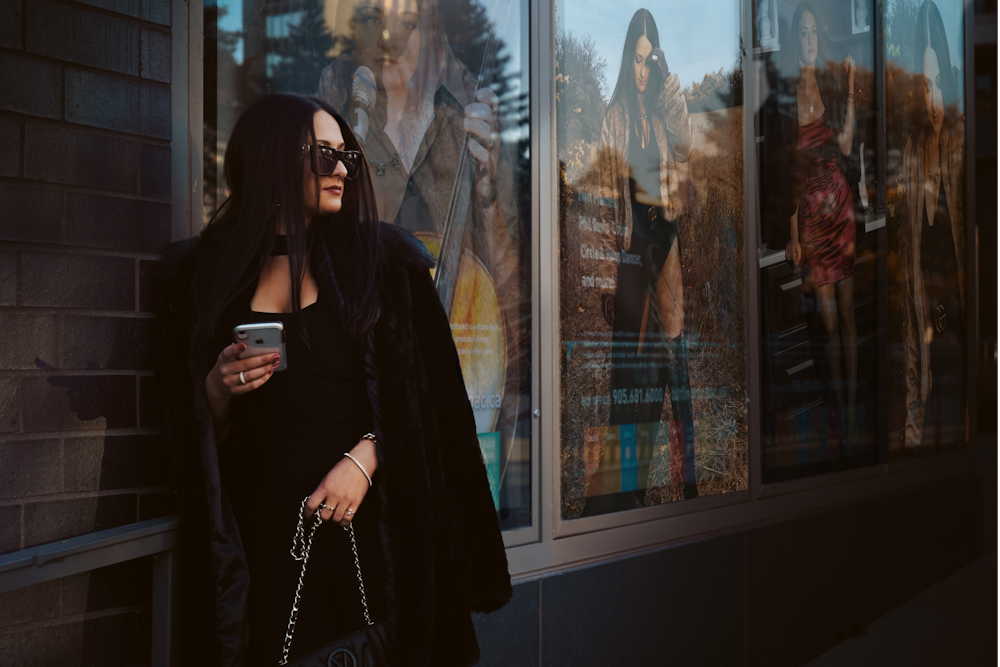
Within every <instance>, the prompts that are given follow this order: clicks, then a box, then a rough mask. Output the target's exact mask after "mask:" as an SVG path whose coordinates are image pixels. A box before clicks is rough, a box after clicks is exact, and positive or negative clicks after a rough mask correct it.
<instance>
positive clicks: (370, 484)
mask: <svg viewBox="0 0 1000 667" xmlns="http://www.w3.org/2000/svg"><path fill="white" fill-rule="evenodd" d="M362 439H364V438H362ZM344 456H346V457H347V458H349V459H351V460H352V461H354V463H355V465H357V466H358V467H359V468H361V472H363V473H364V474H365V477H367V478H368V488H371V486H372V476H371V475H369V474H368V471H367V470H365V467H364V466H363V465H361V462H360V461H358V460H357V459H356V458H354V457H353V456H351V455H350V454H348V453H347V452H344Z"/></svg>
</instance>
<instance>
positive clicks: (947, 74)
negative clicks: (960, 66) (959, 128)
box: [912, 0, 958, 128]
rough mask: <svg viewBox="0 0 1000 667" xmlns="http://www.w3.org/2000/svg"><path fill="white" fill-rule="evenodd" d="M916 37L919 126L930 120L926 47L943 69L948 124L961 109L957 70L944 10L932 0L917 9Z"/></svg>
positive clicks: (915, 53) (914, 44)
mask: <svg viewBox="0 0 1000 667" xmlns="http://www.w3.org/2000/svg"><path fill="white" fill-rule="evenodd" d="M915 33H916V34H915V35H914V40H913V69H912V73H913V78H914V83H915V84H916V86H917V90H916V91H914V94H913V98H914V100H917V101H919V104H920V114H919V116H918V117H919V118H921V121H920V123H919V126H920V127H921V128H927V127H929V126H930V119H929V118H928V117H927V107H926V105H925V103H924V90H923V82H924V51H925V50H926V49H927V47H928V46H929V47H931V48H932V49H934V53H935V54H937V59H938V68H939V69H940V72H941V98H942V103H943V105H944V111H945V114H944V118H945V123H949V122H950V121H951V118H950V117H951V116H952V115H953V114H955V113H957V112H958V86H957V85H956V83H955V73H954V71H953V70H952V69H951V52H950V51H948V36H947V35H946V34H945V31H944V21H943V20H942V19H941V12H940V11H938V8H937V5H935V4H934V3H933V2H932V0H924V3H923V4H922V5H920V9H918V10H917V26H916V31H915Z"/></svg>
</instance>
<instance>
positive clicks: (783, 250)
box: [754, 0, 886, 483]
mask: <svg viewBox="0 0 1000 667" xmlns="http://www.w3.org/2000/svg"><path fill="white" fill-rule="evenodd" d="M778 8H779V13H778V16H779V24H780V26H781V30H782V51H781V52H780V53H777V52H775V53H763V54H759V55H755V56H754V57H755V59H757V61H756V63H755V64H756V65H757V66H756V67H755V68H754V71H755V72H756V73H757V77H758V80H757V88H758V90H761V91H763V92H764V93H765V94H764V95H762V100H761V105H760V110H759V112H758V116H757V122H756V123H755V125H756V127H757V128H758V130H757V132H758V136H757V137H756V148H757V152H758V153H757V155H758V165H759V177H758V187H759V198H758V201H759V202H760V218H759V224H760V235H761V242H762V247H761V253H760V254H761V256H766V257H768V258H769V259H770V260H772V261H769V262H767V263H766V264H764V265H762V267H761V273H760V280H761V321H762V327H761V358H760V359H761V378H762V382H761V399H762V406H761V407H762V417H763V419H762V428H761V445H762V453H763V457H762V462H763V470H762V474H763V479H764V481H765V482H768V483H770V482H778V481H782V480H785V479H794V478H799V477H804V476H810V475H816V474H822V473H828V472H834V471H837V470H844V469H848V468H856V467H861V466H866V465H872V464H874V463H875V462H876V460H877V457H878V436H879V428H880V426H879V425H880V401H882V400H883V397H884V392H885V379H884V373H885V366H884V341H885V327H884V324H881V323H882V322H884V316H885V301H886V296H885V288H884V279H883V278H884V260H883V258H884V247H885V232H884V231H883V228H884V226H885V208H884V203H883V202H882V198H881V197H880V196H879V193H880V192H884V183H885V178H884V175H883V171H882V170H883V169H884V167H883V164H884V158H883V153H882V151H881V150H880V147H881V142H882V122H883V118H884V116H883V115H882V113H881V110H880V109H879V108H878V105H877V104H874V103H873V101H874V100H877V99H878V94H877V92H878V91H877V88H876V83H877V77H876V76H875V62H876V61H875V55H876V54H875V33H874V32H873V31H868V32H864V31H862V32H857V31H855V30H854V28H855V27H856V25H857V18H858V14H857V12H855V11H854V9H852V5H851V4H849V3H848V2H845V1H844V0H781V1H780V2H779V5H778ZM879 369H882V370H881V374H880V370H879Z"/></svg>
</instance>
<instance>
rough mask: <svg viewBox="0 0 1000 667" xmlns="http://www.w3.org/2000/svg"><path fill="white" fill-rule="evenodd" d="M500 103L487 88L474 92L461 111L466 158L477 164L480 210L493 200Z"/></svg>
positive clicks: (498, 147)
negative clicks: (467, 135) (465, 138)
mask: <svg viewBox="0 0 1000 667" xmlns="http://www.w3.org/2000/svg"><path fill="white" fill-rule="evenodd" d="M499 106H500V100H499V98H497V96H496V93H494V92H493V91H492V90H490V89H489V88H480V89H479V90H477V91H476V101H475V102H473V103H472V104H470V105H468V106H467V107H465V131H466V132H468V133H469V137H470V139H472V141H469V142H468V146H469V155H471V156H472V157H473V159H474V160H475V161H476V162H478V163H479V168H478V169H477V170H476V194H477V195H478V196H479V199H480V201H481V202H482V203H483V205H484V206H489V205H490V204H492V203H493V201H494V200H495V199H496V196H497V191H496V185H495V180H496V173H497V164H498V163H499V161H500V134H499V131H498V130H499V121H498V111H497V109H498V107H499Z"/></svg>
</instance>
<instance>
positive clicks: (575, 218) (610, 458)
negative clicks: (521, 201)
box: [556, 0, 748, 519]
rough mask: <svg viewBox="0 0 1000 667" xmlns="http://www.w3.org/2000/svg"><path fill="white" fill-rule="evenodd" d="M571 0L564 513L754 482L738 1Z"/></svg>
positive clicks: (562, 221) (563, 177)
mask: <svg viewBox="0 0 1000 667" xmlns="http://www.w3.org/2000/svg"><path fill="white" fill-rule="evenodd" d="M595 7H597V6H596V5H594V4H593V3H586V2H579V0H566V1H565V2H560V3H559V5H558V7H557V12H556V18H557V30H558V43H557V46H556V61H557V71H556V109H557V121H556V130H557V137H558V139H557V148H558V160H559V183H558V187H559V193H558V196H559V220H558V224H559V238H560V248H559V252H560V255H559V259H558V261H559V274H560V283H559V290H560V303H561V312H560V329H559V337H560V341H559V342H560V347H559V355H560V357H559V359H560V367H561V372H560V376H561V377H560V391H561V394H560V397H559V400H560V407H561V410H560V412H561V414H560V420H561V429H560V432H561V442H560V443H559V447H560V448H561V449H560V455H561V461H562V470H561V499H560V500H561V506H560V515H561V516H562V518H563V519H575V518H579V517H586V516H594V515H600V514H606V513H609V512H617V511H622V510H627V509H633V508H636V507H643V506H648V505H655V504H660V503H666V502H672V501H676V500H682V499H686V498H694V497H698V496H706V495H714V494H719V493H726V492H729V491H736V490H740V489H745V488H747V483H748V474H747V442H748V438H747V435H748V432H747V414H748V393H747V377H746V372H747V371H746V368H747V366H746V359H747V356H746V355H747V349H746V340H745V326H746V321H745V314H746V308H747V294H746V284H745V278H744V277H745V275H746V273H745V248H744V224H743V221H744V192H743V109H742V106H741V105H742V99H743V92H742V88H743V81H742V62H741V56H740V47H741V44H740V12H739V7H738V5H736V4H734V3H731V2H721V1H718V0H716V1H712V2H701V3H685V4H681V3H670V4H669V5H662V4H661V5H658V6H656V7H654V8H653V9H652V10H646V9H643V8H642V3H640V2H625V3H624V4H622V3H616V4H614V6H613V7H612V6H611V5H602V6H600V12H599V13H596V14H595V12H594V9H595Z"/></svg>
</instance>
